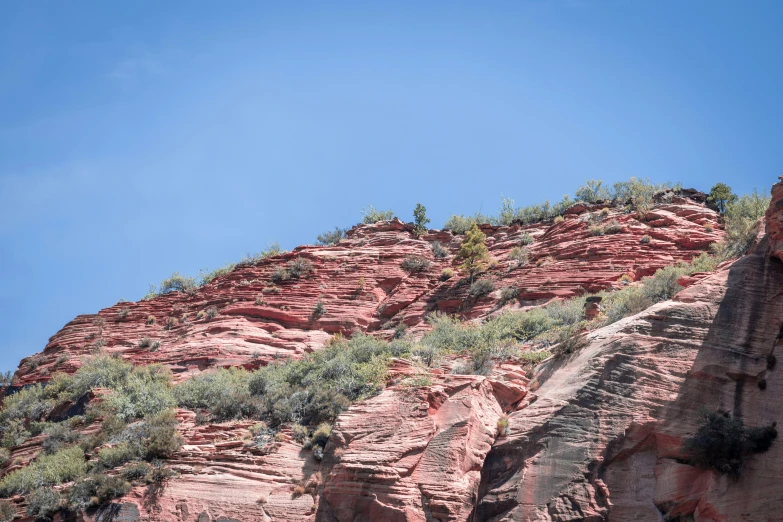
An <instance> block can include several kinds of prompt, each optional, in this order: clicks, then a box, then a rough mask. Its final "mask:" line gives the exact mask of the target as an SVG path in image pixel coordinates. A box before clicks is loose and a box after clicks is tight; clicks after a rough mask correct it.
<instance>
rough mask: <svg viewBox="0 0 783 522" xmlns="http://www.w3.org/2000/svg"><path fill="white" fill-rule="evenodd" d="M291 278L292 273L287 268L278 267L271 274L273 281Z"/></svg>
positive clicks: (270, 277) (279, 281) (277, 281)
mask: <svg viewBox="0 0 783 522" xmlns="http://www.w3.org/2000/svg"><path fill="white" fill-rule="evenodd" d="M289 279H291V274H290V273H289V272H288V270H286V269H285V268H278V269H276V270H275V271H274V272H272V275H270V276H269V280H270V281H272V282H273V283H282V282H283V281H288V280H289Z"/></svg>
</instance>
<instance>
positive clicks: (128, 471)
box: [120, 462, 152, 482]
mask: <svg viewBox="0 0 783 522" xmlns="http://www.w3.org/2000/svg"><path fill="white" fill-rule="evenodd" d="M151 473H152V466H150V465H149V464H147V463H146V462H133V463H131V464H129V465H128V466H127V467H126V468H125V469H123V470H122V471H121V472H120V475H121V476H122V478H124V479H125V480H127V481H129V482H137V481H138V482H145V481H147V480H148V479H149V478H150V474H151Z"/></svg>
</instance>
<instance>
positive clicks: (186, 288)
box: [158, 272, 198, 295]
mask: <svg viewBox="0 0 783 522" xmlns="http://www.w3.org/2000/svg"><path fill="white" fill-rule="evenodd" d="M197 287H198V285H197V284H196V279H195V278H193V277H189V276H183V275H182V274H180V273H179V272H174V273H173V274H171V276H169V277H167V278H166V279H164V280H163V281H161V282H160V288H159V290H158V295H164V294H168V293H169V292H185V293H191V292H194V291H195V290H196V288H197Z"/></svg>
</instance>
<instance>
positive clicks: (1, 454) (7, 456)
mask: <svg viewBox="0 0 783 522" xmlns="http://www.w3.org/2000/svg"><path fill="white" fill-rule="evenodd" d="M9 462H11V452H10V451H8V450H7V449H5V448H0V468H4V467H6V466H7V465H8V463H9Z"/></svg>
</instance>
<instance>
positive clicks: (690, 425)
mask: <svg viewBox="0 0 783 522" xmlns="http://www.w3.org/2000/svg"><path fill="white" fill-rule="evenodd" d="M780 190H781V187H780V185H776V187H775V189H774V190H773V194H775V193H778V192H779V191H780ZM773 208H775V203H774V200H773V207H771V210H770V213H772V215H773V216H778V214H775V213H774V212H773V211H772V209H773ZM769 216H770V214H768V219H769ZM769 253H770V249H769V242H768V240H767V239H766V238H765V239H762V240H761V241H760V242H759V244H758V245H757V246H756V248H755V251H754V252H753V253H752V254H751V255H748V256H746V257H744V258H742V259H740V260H738V261H736V262H735V263H734V264H732V265H731V266H728V267H725V268H724V269H722V270H720V271H719V272H717V273H715V274H713V275H712V276H710V277H707V278H705V279H703V280H702V281H701V282H699V283H697V284H695V285H693V286H691V287H689V288H688V289H686V290H684V291H682V292H680V293H679V294H678V295H677V296H676V297H675V299H673V300H672V301H668V302H664V303H660V304H658V305H655V306H653V307H651V308H650V309H648V310H646V311H644V312H642V313H640V314H638V315H636V316H634V317H629V318H626V319H625V320H623V321H620V322H618V323H616V324H614V325H611V326H608V327H605V328H602V329H600V330H597V331H595V332H594V333H592V334H591V335H590V336H589V340H590V342H589V344H588V346H587V347H586V348H584V349H583V350H581V351H579V352H578V353H576V354H574V355H572V356H571V357H570V358H569V359H567V360H560V361H550V362H548V363H546V364H545V365H544V366H543V367H542V368H541V369H540V371H539V377H538V378H537V379H538V381H537V382H534V383H533V388H535V387H536V386H538V383H540V387H539V388H538V389H537V390H536V391H535V394H536V396H537V398H536V400H535V401H533V400H531V401H530V402H531V404H530V405H529V406H527V407H526V408H524V409H522V410H520V411H517V412H514V413H513V414H512V415H511V416H510V425H511V435H510V436H509V437H507V438H506V439H504V440H502V441H498V442H496V443H495V445H494V446H493V448H492V450H491V451H490V452H489V454H488V456H487V458H486V460H485V463H484V466H483V469H482V479H481V486H480V490H479V500H478V503H477V506H476V510H475V516H474V520H547V521H549V520H556V521H566V520H618V521H623V520H649V521H660V520H679V519H682V518H684V517H688V516H692V517H694V519H695V520H719V521H734V520H780V519H781V516H783V515H781V513H783V495H782V494H781V492H783V489H781V485H780V483H779V480H778V479H777V478H775V477H780V476H781V473H783V446H781V445H780V444H773V445H772V448H771V449H770V450H769V451H767V452H766V453H761V454H756V455H753V456H751V457H750V458H749V460H748V461H747V462H746V464H745V465H744V468H743V470H742V472H741V475H740V477H739V478H732V477H730V476H728V475H720V474H718V473H716V472H714V471H711V470H702V469H699V468H696V467H693V466H691V465H689V460H688V455H686V454H684V453H683V450H682V443H683V440H684V439H685V438H687V437H688V436H690V435H692V434H693V433H694V432H695V431H696V430H697V429H698V426H699V425H700V424H701V423H702V422H703V417H702V415H701V412H702V411H723V412H729V413H731V414H732V415H734V416H736V417H739V418H741V419H743V421H744V423H745V425H746V426H768V425H770V424H771V423H772V422H775V421H777V420H779V419H781V418H782V415H783V401H781V400H780V393H781V391H783V375H781V373H780V370H778V371H777V372H776V371H775V370H774V368H770V367H769V365H768V362H767V361H768V356H769V355H770V354H772V355H778V356H779V354H777V353H776V352H777V350H778V347H779V344H780V341H781V335H780V332H781V331H782V330H781V327H782V326H783V301H782V300H783V263H781V262H780V261H779V260H778V259H776V258H773V257H771V256H770V255H769ZM678 517H681V518H678Z"/></svg>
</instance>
